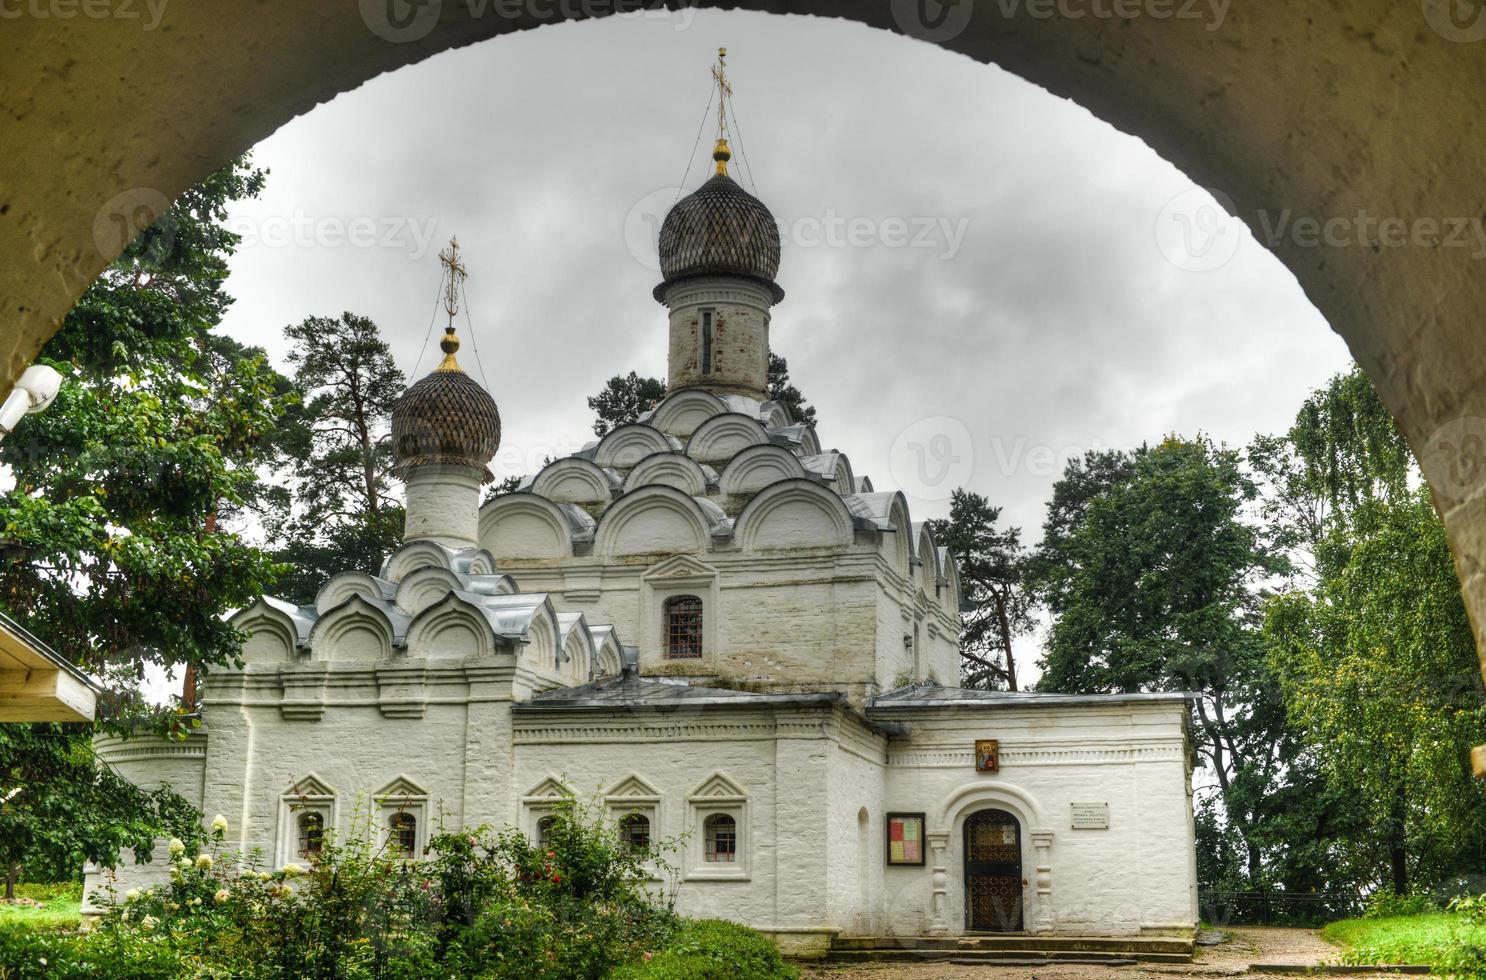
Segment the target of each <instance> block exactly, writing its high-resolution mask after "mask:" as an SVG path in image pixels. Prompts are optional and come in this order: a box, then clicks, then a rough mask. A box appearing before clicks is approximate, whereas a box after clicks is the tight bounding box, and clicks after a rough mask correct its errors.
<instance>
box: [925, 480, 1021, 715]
mask: <svg viewBox="0 0 1486 980" xmlns="http://www.w3.org/2000/svg"><path fill="white" fill-rule="evenodd" d="M1000 519H1001V508H999V507H992V506H991V504H990V501H988V500H987V499H986V498H985V497H983V496H981V495H980V494H978V493H972V492H971V491H969V490H966V489H964V488H963V487H962V488H959V489H957V490H955V492H954V494H953V496H952V497H951V498H950V509H949V518H948V520H931V521H929V530H930V532H931V533H932V534H933V535H934V540H935V541H936V542H938V543H939V544H940V545H941V546H944V547H947V548H948V549H949V550H950V551H951V552H952V553H953V554H954V556H955V562H956V565H957V567H958V569H959V575H960V593H961V594H960V601H961V603H962V604H963V605H965V606H967V607H968V609H967V610H966V611H964V612H962V613H961V614H960V655H961V657H963V658H964V661H963V663H962V670H961V673H962V675H963V676H962V681H963V683H964V684H965V686H966V687H974V688H980V689H983V690H988V689H995V688H1009V689H1010V690H1013V691H1014V690H1016V689H1017V681H1016V657H1015V655H1014V654H1013V652H1012V640H1014V639H1015V638H1016V637H1017V636H1020V635H1023V634H1025V633H1027V632H1030V631H1031V629H1032V626H1033V620H1032V597H1031V595H1030V593H1029V591H1028V589H1027V588H1026V583H1025V578H1026V567H1027V556H1026V551H1025V549H1024V548H1023V547H1022V543H1021V534H1022V532H1021V528H1016V527H1008V528H1004V529H1003V528H1001V527H998V526H997V524H998V522H999V521H1000Z"/></svg>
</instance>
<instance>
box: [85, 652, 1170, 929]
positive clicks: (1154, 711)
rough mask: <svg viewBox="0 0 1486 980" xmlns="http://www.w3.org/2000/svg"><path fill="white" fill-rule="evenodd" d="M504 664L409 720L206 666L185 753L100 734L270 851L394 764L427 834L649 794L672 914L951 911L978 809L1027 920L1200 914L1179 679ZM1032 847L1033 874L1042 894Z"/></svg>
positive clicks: (136, 765) (341, 696)
mask: <svg viewBox="0 0 1486 980" xmlns="http://www.w3.org/2000/svg"><path fill="white" fill-rule="evenodd" d="M217 676H218V675H214V677H217ZM503 684H504V685H506V686H505V687H504V688H503ZM508 685H509V680H507V681H505V682H502V681H489V682H482V683H476V684H474V685H472V686H471V687H470V688H469V690H468V692H467V694H466V696H464V697H463V698H447V699H445V701H444V703H430V704H429V705H428V706H427V709H426V712H425V714H424V716H423V717H422V718H416V719H415V718H387V717H383V716H382V715H381V714H380V711H379V708H378V706H377V704H376V703H367V702H366V701H365V700H364V699H363V700H362V703H357V701H358V692H357V691H356V690H355V688H354V687H350V688H339V687H336V686H334V685H332V686H331V691H332V693H331V694H330V695H329V696H328V698H327V702H326V707H325V710H324V712H323V715H322V716H321V717H320V718H319V719H318V720H307V719H297V718H286V717H285V716H284V715H283V713H282V712H281V711H280V710H279V708H278V707H277V706H276V705H274V704H272V703H264V704H244V703H241V702H243V701H244V700H246V699H245V698H244V697H243V696H242V690H241V688H238V689H234V688H233V686H232V685H230V684H225V683H222V682H221V681H220V680H218V681H216V688H215V690H214V692H213V695H212V698H211V699H210V700H209V701H208V711H207V724H208V729H209V732H210V735H209V738H207V737H203V736H197V737H196V738H195V739H193V741H192V742H191V743H188V749H189V751H182V750H178V749H176V748H175V747H172V746H165V747H164V751H151V750H149V749H148V746H150V745H151V744H152V743H150V742H146V741H143V740H134V741H131V742H128V743H114V742H105V743H103V744H101V745H100V752H101V754H102V755H103V757H104V758H105V759H108V760H110V761H115V760H117V763H118V764H119V765H120V768H121V771H123V772H124V773H125V774H126V775H128V776H129V777H130V778H132V779H135V780H136V781H139V782H140V783H141V784H142V785H153V784H156V783H158V782H159V781H160V780H161V779H162V778H163V779H166V780H168V781H170V782H171V783H172V784H173V785H175V786H176V787H177V788H178V790H183V791H189V790H191V789H192V787H198V788H200V789H199V790H198V791H199V793H200V799H201V803H202V805H203V809H204V811H205V812H206V813H207V814H212V813H215V812H222V813H224V814H225V815H226V816H227V817H228V819H229V821H230V822H231V824H232V832H231V835H230V839H231V841H232V842H233V843H234V845H235V846H237V847H240V848H242V849H243V850H251V849H252V848H255V847H256V848H261V849H262V850H263V852H264V854H265V855H266V856H268V858H269V859H270V861H273V862H277V861H281V860H283V848H284V846H285V835H286V834H287V833H290V832H291V829H290V828H286V826H285V823H284V820H283V812H284V811H283V806H284V798H285V794H286V793H290V792H292V788H293V787H295V786H299V785H303V784H304V781H305V780H306V779H309V778H311V777H313V779H315V780H317V781H318V783H319V784H321V785H323V786H324V787H326V788H328V789H330V790H332V791H333V792H334V795H335V801H334V814H333V817H334V819H333V823H334V826H336V827H337V828H338V829H340V830H341V831H342V832H345V831H346V830H347V829H349V827H350V822H351V817H352V814H353V812H355V811H356V810H357V808H358V807H360V808H362V810H364V811H370V812H371V813H373V815H375V814H376V813H377V810H376V800H375V795H376V794H377V793H378V791H379V790H381V789H382V788H383V787H385V786H387V785H388V784H390V783H392V782H394V781H396V780H398V779H403V780H406V781H407V782H408V783H410V784H412V785H413V786H414V787H415V791H416V792H419V793H421V794H424V795H423V797H422V798H423V802H424V805H425V808H426V809H425V810H424V811H423V812H424V813H425V814H426V819H425V821H424V826H425V827H426V832H432V831H433V829H434V827H433V824H434V822H435V820H436V818H437V814H439V813H440V812H442V814H443V819H444V821H445V825H446V826H450V827H453V826H460V825H465V826H473V825H477V824H481V823H488V824H491V825H493V826H496V827H501V826H506V825H509V824H514V825H516V826H518V827H521V828H522V829H524V830H526V831H528V832H531V831H533V830H534V828H535V820H536V819H537V818H538V817H540V815H542V814H543V813H545V812H548V811H549V810H550V808H551V805H552V804H553V803H554V802H556V801H557V800H558V799H561V798H565V796H566V794H570V795H571V797H573V798H576V799H578V800H581V801H586V802H590V803H593V804H595V805H596V806H598V807H600V808H601V809H608V810H609V811H610V813H611V814H614V815H616V816H617V814H619V813H621V812H626V811H628V810H637V811H639V812H645V813H647V814H648V815H651V816H652V818H653V824H652V833H653V835H654V836H655V838H657V839H671V840H676V841H679V842H680V850H679V852H677V853H676V854H675V855H674V860H675V861H676V863H677V864H678V865H679V867H680V870H681V886H680V891H679V894H678V907H679V909H680V910H681V911H682V912H683V913H685V914H688V915H696V916H718V917H723V918H730V919H735V920H738V921H742V922H746V923H748V924H751V925H754V926H757V927H759V928H762V929H766V930H770V931H772V932H774V933H776V934H777V935H778V936H779V937H780V938H781V941H782V942H784V943H785V944H786V945H787V947H788V948H791V949H795V950H799V951H809V950H811V949H816V950H818V949H820V948H822V945H823V944H824V943H826V942H828V941H829V938H830V937H831V936H832V935H835V934H837V933H846V934H879V935H880V934H897V935H919V934H925V933H931V932H936V931H943V932H946V933H949V934H955V933H960V932H962V931H963V930H964V921H965V920H964V902H963V888H964V877H963V872H962V861H963V854H962V848H961V840H962V834H963V827H964V821H965V819H966V817H967V816H969V815H970V814H971V813H974V812H975V811H976V810H978V809H982V808H988V807H994V808H998V809H1004V810H1007V811H1010V812H1012V813H1013V814H1014V815H1016V816H1017V817H1018V819H1019V820H1020V822H1021V824H1022V842H1023V859H1022V860H1023V874H1024V877H1026V879H1027V880H1028V891H1027V908H1026V927H1027V929H1028V930H1035V929H1038V928H1051V929H1052V930H1054V931H1056V932H1060V933H1066V934H1079V935H1130V934H1136V933H1140V932H1142V931H1146V932H1156V931H1169V930H1176V929H1189V928H1191V927H1192V926H1193V925H1194V924H1195V921H1196V894H1195V864H1194V861H1195V856H1194V855H1195V852H1194V843H1193V837H1192V810H1191V799H1190V795H1189V791H1188V786H1189V781H1188V778H1187V777H1188V772H1187V761H1186V760H1187V746H1186V734H1185V728H1184V726H1185V717H1186V716H1185V706H1184V704H1182V703H1181V702H1180V701H1176V702H1154V703H1153V702H1141V703H1134V704H1118V703H1112V704H1094V705H1047V704H1043V705H1029V706H1007V705H996V706H992V707H974V708H934V709H929V710H925V709H921V708H914V709H908V708H900V709H894V710H891V711H882V712H874V721H873V722H868V721H867V720H865V719H864V718H862V717H861V716H860V715H859V714H857V713H856V712H855V711H854V710H852V709H850V708H848V707H846V706H845V705H842V704H841V703H839V702H838V703H836V704H834V705H830V704H827V705H815V706H809V705H807V706H799V705H793V706H791V705H782V706H754V707H738V708H735V707H718V706H710V707H687V706H684V705H683V706H681V707H674V708H667V709H665V710H663V711H661V710H654V709H643V708H633V709H627V710H626V709H616V710H603V711H592V710H585V711H573V710H546V711H541V712H530V711H520V712H513V711H512V710H511V703H510V702H509V701H508V700H506V695H504V694H503V693H502V692H503V690H505V691H508V690H509V686H508ZM363 693H364V692H363ZM253 696H254V697H256V696H257V695H256V694H255V695H253ZM885 726H886V727H885ZM976 738H996V739H998V740H999V741H1000V745H1001V771H1000V772H998V773H993V774H991V773H987V774H982V773H977V772H975V770H974V764H973V755H972V745H973V742H974V740H975V739H976ZM203 747H205V748H206V751H204V752H203V751H202V749H203ZM1091 802H1097V803H1107V804H1108V806H1109V817H1110V825H1109V829H1107V830H1073V829H1072V828H1071V826H1070V807H1071V805H1072V804H1074V803H1091ZM717 806H722V807H729V806H735V807H736V809H735V810H734V811H733V812H735V813H737V815H738V817H739V820H740V838H741V842H742V843H741V848H740V861H739V862H737V863H736V866H735V867H731V868H717V867H709V866H706V865H705V863H704V862H702V861H701V834H700V827H699V815H700V814H701V813H702V812H703V811H705V810H706V808H708V807H712V808H714V809H715V808H716V807H717ZM890 811H892V812H899V811H902V812H923V813H925V814H926V815H927V830H928V834H929V843H930V845H931V846H930V848H929V850H928V860H927V861H926V863H925V866H924V867H922V868H889V867H887V866H886V862H885V836H886V831H885V823H884V821H885V815H886V814H887V813H888V812H890ZM1039 841H1041V842H1043V843H1045V844H1046V845H1047V846H1046V848H1045V850H1043V851H1040V852H1039V850H1038V849H1037V847H1036V846H1035V845H1036V843H1037V842H1039ZM935 844H937V845H939V846H937V847H935V846H933V845H935ZM1044 861H1045V866H1046V867H1047V868H1048V869H1049V870H1048V873H1047V876H1046V880H1047V881H1048V882H1049V883H1050V892H1048V894H1047V895H1046V896H1045V897H1044V898H1039V896H1038V875H1037V866H1038V864H1039V863H1043V862H1044ZM163 874H164V866H163V864H161V863H157V864H156V865H154V866H148V865H147V866H144V867H143V868H136V867H134V866H125V867H122V868H120V869H119V877H120V882H121V883H120V887H121V888H127V887H130V886H131V885H134V884H141V883H152V882H155V881H157V880H159V879H161V878H162V877H163ZM89 880H90V884H91V883H95V882H97V881H99V880H101V879H99V877H98V876H97V875H96V874H94V875H91V876H90V879H89ZM658 887H659V885H658Z"/></svg>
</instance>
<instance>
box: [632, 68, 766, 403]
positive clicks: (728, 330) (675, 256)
mask: <svg viewBox="0 0 1486 980" xmlns="http://www.w3.org/2000/svg"><path fill="white" fill-rule="evenodd" d="M724 56H725V53H724V52H719V59H718V60H719V64H718V66H717V67H716V68H714V69H713V77H714V78H715V79H716V80H717V85H718V90H719V96H718V138H717V144H716V146H715V147H714V149H713V151H712V159H713V160H714V161H716V164H717V171H716V173H715V174H714V175H713V176H712V177H711V179H709V180H708V181H707V182H706V183H704V184H703V185H702V186H701V187H699V188H697V189H696V191H694V192H693V193H691V194H689V195H688V196H686V197H684V198H682V199H681V200H680V201H678V202H676V205H675V206H674V207H673V208H671V210H670V212H669V213H668V214H667V215H666V219H665V221H664V222H663V223H662V224H661V229H660V269H661V277H662V281H661V283H660V285H658V286H656V287H655V294H654V295H655V298H656V300H658V301H659V302H661V303H664V304H665V306H666V308H667V309H668V310H669V311H670V321H671V323H670V353H669V359H668V363H669V377H668V384H669V388H670V390H671V391H673V392H674V391H678V390H680V389H682V388H705V389H707V390H708V391H713V392H716V393H719V394H737V395H746V396H748V397H750V398H754V399H756V400H758V401H765V400H767V399H768V394H767V390H768V378H769V311H770V309H771V308H772V307H773V306H774V304H776V303H778V302H779V301H780V300H781V299H783V298H784V290H782V289H780V288H779V285H778V283H776V282H775V281H774V277H775V276H776V275H777V274H778V272H779V225H778V224H777V223H776V222H775V221H774V215H773V214H771V213H770V212H769V209H768V208H767V207H765V206H764V204H763V202H762V201H760V200H759V199H758V198H756V197H754V196H753V195H752V194H750V193H748V192H747V191H745V190H744V189H743V188H742V187H740V186H738V184H737V182H736V181H734V180H733V179H732V177H730V176H728V161H729V160H731V159H732V150H731V149H730V148H729V147H728V140H727V135H726V134H727V116H726V106H727V102H728V96H730V95H731V94H732V87H731V86H730V85H729V84H728V81H727V77H726V74H725V72H724V65H723V64H722V58H723V57H724Z"/></svg>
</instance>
